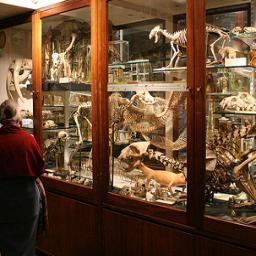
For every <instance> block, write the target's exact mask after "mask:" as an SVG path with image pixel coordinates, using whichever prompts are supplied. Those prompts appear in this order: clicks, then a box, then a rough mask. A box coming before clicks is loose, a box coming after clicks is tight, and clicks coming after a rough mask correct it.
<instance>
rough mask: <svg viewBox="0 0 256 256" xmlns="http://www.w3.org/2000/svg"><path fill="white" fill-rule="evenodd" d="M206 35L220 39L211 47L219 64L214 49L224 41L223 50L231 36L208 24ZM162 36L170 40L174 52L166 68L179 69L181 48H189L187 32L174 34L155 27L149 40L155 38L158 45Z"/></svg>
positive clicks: (181, 31) (184, 30)
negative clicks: (213, 34)
mask: <svg viewBox="0 0 256 256" xmlns="http://www.w3.org/2000/svg"><path fill="white" fill-rule="evenodd" d="M205 30H206V33H215V34H217V35H218V38H217V39H216V40H215V41H214V42H213V43H212V44H211V45H210V48H211V52H212V55H213V58H214V61H213V62H212V64H213V63H217V62H218V59H217V56H216V53H215V51H214V47H215V45H216V43H217V42H219V41H221V40H222V48H223V47H224V45H225V43H226V42H227V40H229V34H228V33H227V32H225V31H223V30H222V29H220V28H218V27H216V26H213V25H210V24H207V25H206V27H205ZM160 34H162V35H163V36H164V37H166V38H167V39H169V40H170V45H171V50H172V51H173V53H172V56H171V60H170V63H169V64H168V65H167V66H166V68H172V67H177V66H178V64H179V61H180V58H181V55H182V53H181V51H180V48H179V47H183V48H186V46H187V30H186V29H182V30H179V31H176V32H174V33H170V32H168V31H167V30H166V29H161V27H160V26H155V27H154V28H153V29H152V30H151V31H150V34H149V39H152V38H155V43H157V42H158V41H159V39H160Z"/></svg>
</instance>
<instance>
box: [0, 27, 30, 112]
mask: <svg viewBox="0 0 256 256" xmlns="http://www.w3.org/2000/svg"><path fill="white" fill-rule="evenodd" d="M4 32H5V34H6V44H5V47H4V48H3V49H2V50H1V51H0V67H1V69H0V85H1V86H0V102H2V101H4V100H6V99H7V98H8V96H7V91H6V78H7V74H8V70H9V66H10V63H11V62H12V61H13V60H14V59H16V58H28V59H31V58H32V57H31V56H32V41H31V24H25V25H20V26H16V27H12V28H8V29H5V30H4ZM22 94H23V96H24V97H25V98H26V101H25V103H22V102H21V101H20V100H18V103H19V105H20V108H21V109H26V110H30V111H31V112H32V111H33V101H32V92H27V91H25V90H22Z"/></svg>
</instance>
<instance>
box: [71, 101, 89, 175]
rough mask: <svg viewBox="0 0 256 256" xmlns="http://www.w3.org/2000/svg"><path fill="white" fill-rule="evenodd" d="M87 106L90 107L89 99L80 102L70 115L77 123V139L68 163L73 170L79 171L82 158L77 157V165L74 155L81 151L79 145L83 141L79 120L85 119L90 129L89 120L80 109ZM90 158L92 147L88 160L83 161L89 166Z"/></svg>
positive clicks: (80, 145)
mask: <svg viewBox="0 0 256 256" xmlns="http://www.w3.org/2000/svg"><path fill="white" fill-rule="evenodd" d="M87 108H91V102H90V101H87V102H83V103H80V105H79V106H78V108H77V110H76V111H75V112H74V113H73V114H72V117H73V118H74V121H75V123H76V125H77V131H78V136H79V140H78V141H77V142H76V147H75V149H74V150H73V152H72V153H71V154H70V157H69V163H68V165H69V166H70V168H71V170H75V171H80V170H81V165H82V160H81V159H80V158H79V163H78V165H77V160H76V155H77V153H78V152H79V151H81V147H82V145H83V141H84V138H83V135H82V131H81V120H83V119H84V120H86V122H87V124H88V125H89V129H92V123H91V121H90V120H89V119H88V118H87V117H86V116H85V115H83V112H82V110H84V109H87ZM91 159H92V149H91V151H90V153H89V161H87V162H86V163H85V165H87V166H90V165H91ZM77 167H78V168H77Z"/></svg>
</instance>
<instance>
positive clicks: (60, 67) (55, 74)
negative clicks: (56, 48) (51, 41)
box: [50, 33, 77, 81]
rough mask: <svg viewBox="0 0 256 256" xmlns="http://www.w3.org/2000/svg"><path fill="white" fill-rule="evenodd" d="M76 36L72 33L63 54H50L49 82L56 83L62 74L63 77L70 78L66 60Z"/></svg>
mask: <svg viewBox="0 0 256 256" xmlns="http://www.w3.org/2000/svg"><path fill="white" fill-rule="evenodd" d="M76 38H77V35H76V34H75V33H72V35H71V42H70V44H69V46H68V47H67V48H66V50H65V51H64V52H61V53H57V52H54V53H53V54H52V67H51V69H50V76H51V80H53V81H56V80H58V78H59V77H60V74H61V73H62V72H63V75H64V77H67V78H71V67H70V63H69V60H68V58H67V54H68V52H69V51H70V50H71V49H72V47H73V45H74V43H75V40H76Z"/></svg>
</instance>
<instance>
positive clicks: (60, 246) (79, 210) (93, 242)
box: [38, 192, 98, 256]
mask: <svg viewBox="0 0 256 256" xmlns="http://www.w3.org/2000/svg"><path fill="white" fill-rule="evenodd" d="M47 199H48V207H49V226H50V228H49V233H48V235H47V237H45V238H43V239H41V241H40V243H39V244H38V247H39V249H41V250H42V251H45V252H49V253H50V254H53V255H55V256H71V255H74V256H80V255H98V251H97V250H98V246H97V241H98V239H97V218H98V216H97V215H98V214H97V208H96V207H93V206H90V205H87V204H84V203H81V202H79V201H76V200H73V199H69V198H66V197H62V196H59V195H56V194H53V193H49V192H48V193H47Z"/></svg>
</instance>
